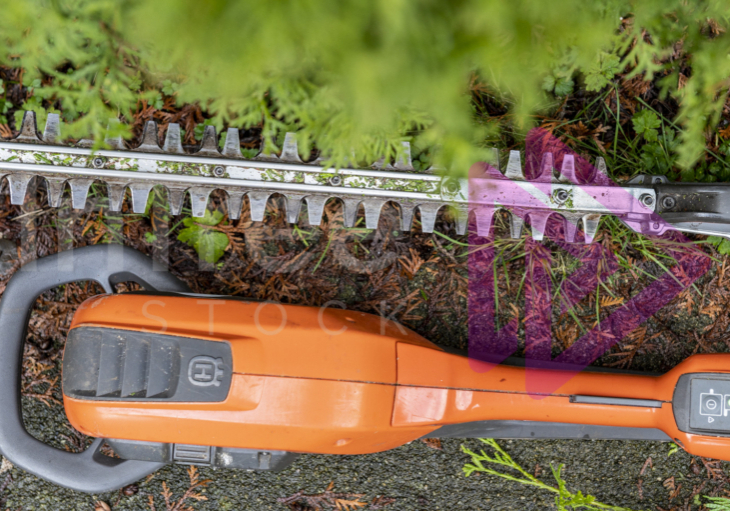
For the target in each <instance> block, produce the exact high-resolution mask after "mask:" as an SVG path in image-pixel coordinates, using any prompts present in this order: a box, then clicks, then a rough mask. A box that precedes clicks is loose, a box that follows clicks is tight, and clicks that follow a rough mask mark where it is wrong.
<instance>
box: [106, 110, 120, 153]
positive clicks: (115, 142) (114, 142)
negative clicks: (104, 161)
mask: <svg viewBox="0 0 730 511" xmlns="http://www.w3.org/2000/svg"><path fill="white" fill-rule="evenodd" d="M118 124H119V119H115V118H111V119H109V124H107V127H106V130H107V131H110V130H111V128H112V126H114V125H118ZM104 142H105V143H106V145H108V146H109V147H111V148H112V149H114V150H116V151H123V150H124V140H122V136H121V135H117V136H116V137H107V138H105V139H104Z"/></svg>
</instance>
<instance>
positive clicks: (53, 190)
mask: <svg viewBox="0 0 730 511" xmlns="http://www.w3.org/2000/svg"><path fill="white" fill-rule="evenodd" d="M65 183H66V178H63V177H46V193H47V195H48V205H49V206H50V207H52V208H58V207H60V206H61V197H62V196H63V185H64V184H65Z"/></svg>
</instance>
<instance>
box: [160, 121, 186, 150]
mask: <svg viewBox="0 0 730 511" xmlns="http://www.w3.org/2000/svg"><path fill="white" fill-rule="evenodd" d="M162 150H163V151H165V152H166V153H172V154H185V150H184V149H183V146H182V137H180V125H179V124H178V123H176V122H171V123H170V124H168V125H167V133H166V134H165V145H164V146H163V147H162Z"/></svg>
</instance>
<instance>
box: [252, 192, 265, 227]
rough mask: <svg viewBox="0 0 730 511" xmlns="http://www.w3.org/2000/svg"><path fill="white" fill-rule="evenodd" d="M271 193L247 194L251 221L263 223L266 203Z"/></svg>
mask: <svg viewBox="0 0 730 511" xmlns="http://www.w3.org/2000/svg"><path fill="white" fill-rule="evenodd" d="M270 196H271V192H248V203H249V206H250V207H251V220H252V221H253V222H263V221H264V213H266V203H267V202H268V201H269V197H270Z"/></svg>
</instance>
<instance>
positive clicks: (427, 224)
mask: <svg viewBox="0 0 730 511" xmlns="http://www.w3.org/2000/svg"><path fill="white" fill-rule="evenodd" d="M441 206H443V204H441V203H438V202H437V203H430V204H421V205H419V206H418V210H419V211H420V212H421V231H422V232H424V233H432V232H433V229H434V227H435V226H436V217H438V213H439V210H440V209H441Z"/></svg>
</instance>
